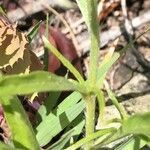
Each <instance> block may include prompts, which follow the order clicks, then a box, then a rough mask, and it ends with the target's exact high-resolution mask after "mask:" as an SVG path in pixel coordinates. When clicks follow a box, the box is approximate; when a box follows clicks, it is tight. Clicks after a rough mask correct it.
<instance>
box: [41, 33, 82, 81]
mask: <svg viewBox="0 0 150 150" xmlns="http://www.w3.org/2000/svg"><path fill="white" fill-rule="evenodd" d="M43 42H44V45H45V47H46V48H47V49H48V50H50V51H51V52H52V53H53V54H54V55H55V56H56V57H57V58H58V59H59V60H60V61H61V62H62V63H63V65H64V66H65V67H66V68H68V69H69V71H70V72H71V73H72V74H73V75H74V76H75V77H76V79H77V80H78V81H79V82H80V83H83V82H84V79H83V77H82V76H81V74H80V73H79V72H78V70H77V69H76V68H75V67H74V66H73V65H72V64H71V63H70V62H69V60H68V59H66V58H65V57H64V56H63V55H62V54H61V53H60V52H59V51H58V50H57V49H56V48H55V47H54V46H53V45H52V44H51V43H50V42H49V41H48V40H47V39H46V38H45V37H44V36H43Z"/></svg>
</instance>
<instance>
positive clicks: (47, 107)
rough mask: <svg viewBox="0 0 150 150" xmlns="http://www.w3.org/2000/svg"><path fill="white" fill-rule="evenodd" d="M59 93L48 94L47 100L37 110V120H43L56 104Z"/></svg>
mask: <svg viewBox="0 0 150 150" xmlns="http://www.w3.org/2000/svg"><path fill="white" fill-rule="evenodd" d="M60 94H61V92H50V93H49V96H48V98H47V99H46V100H45V101H44V104H42V105H41V106H40V108H39V110H38V116H37V117H38V118H39V119H42V120H43V119H44V118H45V117H46V116H47V115H48V114H49V113H50V112H51V111H52V110H53V108H54V107H55V105H56V104H57V101H58V98H59V96H60Z"/></svg>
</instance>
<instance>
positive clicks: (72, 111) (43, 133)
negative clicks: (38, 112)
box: [36, 99, 85, 146]
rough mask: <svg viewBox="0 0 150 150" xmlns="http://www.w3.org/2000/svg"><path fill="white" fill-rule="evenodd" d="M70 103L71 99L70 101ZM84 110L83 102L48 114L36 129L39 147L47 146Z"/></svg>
mask: <svg viewBox="0 0 150 150" xmlns="http://www.w3.org/2000/svg"><path fill="white" fill-rule="evenodd" d="M70 101H71V99H70ZM84 108H85V106H84V102H83V101H81V102H79V103H77V104H75V105H73V106H72V107H68V108H67V109H66V110H65V111H63V110H62V109H61V108H58V110H57V109H56V111H54V112H52V113H50V114H49V115H48V116H47V117H46V118H45V119H44V120H43V121H42V122H41V123H40V124H39V125H38V127H37V128H36V130H37V135H36V137H37V140H38V142H39V143H40V145H41V146H44V145H45V144H47V143H48V142H49V141H50V140H51V139H52V138H53V137H54V136H56V135H57V134H58V133H59V132H61V131H62V130H63V129H64V128H65V127H66V126H67V125H69V124H70V122H72V121H73V120H74V119H75V118H76V117H77V116H78V115H79V114H80V113H81V112H82V111H83V109H84Z"/></svg>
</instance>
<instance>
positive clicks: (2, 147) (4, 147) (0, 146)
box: [0, 142, 19, 150]
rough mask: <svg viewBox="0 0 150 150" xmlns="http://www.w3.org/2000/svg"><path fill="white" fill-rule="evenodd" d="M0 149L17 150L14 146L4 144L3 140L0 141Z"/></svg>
mask: <svg viewBox="0 0 150 150" xmlns="http://www.w3.org/2000/svg"><path fill="white" fill-rule="evenodd" d="M0 149H1V150H19V149H16V148H13V147H11V146H9V145H6V144H5V143H3V142H0Z"/></svg>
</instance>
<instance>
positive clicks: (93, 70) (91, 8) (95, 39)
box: [77, 0, 100, 88]
mask: <svg viewBox="0 0 150 150" xmlns="http://www.w3.org/2000/svg"><path fill="white" fill-rule="evenodd" d="M77 3H78V5H79V8H80V10H81V13H82V15H83V17H84V19H85V22H86V24H87V26H88V31H89V34H90V41H91V50H90V71H89V86H91V87H92V86H93V85H94V84H95V83H96V75H97V68H98V57H99V49H100V46H99V45H100V40H99V23H98V20H97V0H77ZM92 88H93V87H92Z"/></svg>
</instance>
